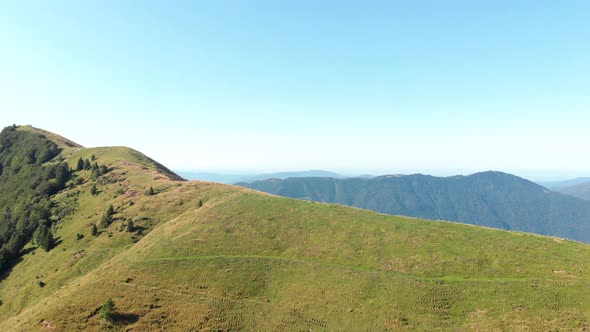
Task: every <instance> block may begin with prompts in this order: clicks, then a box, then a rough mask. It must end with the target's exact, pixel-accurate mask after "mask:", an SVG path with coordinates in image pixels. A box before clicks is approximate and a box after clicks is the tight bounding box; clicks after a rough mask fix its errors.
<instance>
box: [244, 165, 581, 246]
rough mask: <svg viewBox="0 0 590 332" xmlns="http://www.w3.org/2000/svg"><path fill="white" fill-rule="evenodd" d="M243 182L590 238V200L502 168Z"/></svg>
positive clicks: (393, 210) (290, 193)
mask: <svg viewBox="0 0 590 332" xmlns="http://www.w3.org/2000/svg"><path fill="white" fill-rule="evenodd" d="M239 185H242V186H245V187H248V188H252V189H256V190H261V191H264V192H267V193H271V194H276V195H280V196H285V197H292V198H299V199H306V200H312V201H319V202H329V203H338V204H344V205H349V206H356V207H360V208H365V209H369V210H373V211H377V212H381V213H387V214H394V215H409V216H413V217H418V218H425V219H434V220H451V221H458V222H463V223H468V224H474V225H481V226H487V227H494V228H500V229H507V230H519V231H525V232H532V233H537V234H543V235H553V236H559V237H564V238H570V239H575V240H579V241H584V242H590V203H589V202H586V201H583V200H580V199H577V198H573V197H569V196H565V195H561V194H559V193H554V192H551V191H549V190H547V189H546V188H544V187H542V186H539V185H537V184H535V183H533V182H531V181H528V180H525V179H522V178H519V177H516V176H513V175H510V174H506V173H501V172H482V173H476V174H473V175H469V176H452V177H444V178H443V177H434V176H428V175H421V174H414V175H405V176H379V177H375V178H371V179H362V178H351V179H332V178H291V179H285V180H277V179H272V180H266V181H259V182H253V183H240V184H239Z"/></svg>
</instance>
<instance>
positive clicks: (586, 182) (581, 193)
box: [539, 177, 590, 201]
mask: <svg viewBox="0 0 590 332" xmlns="http://www.w3.org/2000/svg"><path fill="white" fill-rule="evenodd" d="M539 184H540V185H542V186H544V187H546V188H549V189H551V190H553V191H556V192H559V193H562V194H565V195H570V196H574V197H577V198H581V199H584V200H587V201H590V178H587V177H583V178H576V179H571V180H565V181H554V182H540V183H539Z"/></svg>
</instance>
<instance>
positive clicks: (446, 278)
mask: <svg viewBox="0 0 590 332" xmlns="http://www.w3.org/2000/svg"><path fill="white" fill-rule="evenodd" d="M214 259H250V260H254V259H259V260H270V261H278V262H287V263H297V264H308V265H319V266H322V267H328V268H336V269H344V270H349V271H355V272H360V273H383V274H387V275H390V276H394V277H397V278H403V279H412V280H424V281H446V282H454V281H456V282H534V281H539V282H541V281H548V280H553V279H549V278H525V277H481V276H478V277H465V276H460V275H447V276H440V277H424V276H417V275H412V274H404V273H401V272H395V271H387V270H383V269H374V268H367V267H362V266H350V265H344V264H337V263H326V262H317V261H307V260H303V259H295V258H287V257H281V256H261V255H195V256H178V257H159V258H150V259H143V260H136V259H133V260H128V262H130V263H153V262H173V261H197V260H214Z"/></svg>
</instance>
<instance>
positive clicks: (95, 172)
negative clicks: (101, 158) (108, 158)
mask: <svg viewBox="0 0 590 332" xmlns="http://www.w3.org/2000/svg"><path fill="white" fill-rule="evenodd" d="M95 160H96V157H95V156H94V155H92V157H91V159H88V158H86V159H82V157H80V159H78V162H77V163H76V171H77V172H80V171H84V170H86V171H90V178H91V179H96V178H97V177H99V176H101V175H103V174H106V173H108V172H109V168H108V167H107V166H106V165H98V163H97V162H96V161H95Z"/></svg>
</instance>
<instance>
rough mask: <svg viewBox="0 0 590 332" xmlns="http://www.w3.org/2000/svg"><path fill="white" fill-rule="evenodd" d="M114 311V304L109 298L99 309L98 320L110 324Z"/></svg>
mask: <svg viewBox="0 0 590 332" xmlns="http://www.w3.org/2000/svg"><path fill="white" fill-rule="evenodd" d="M114 311H115V302H114V301H113V299H111V298H109V299H108V300H107V301H106V302H105V303H104V304H103V305H102V307H100V318H102V319H104V320H106V321H109V322H111V321H112V320H113V312H114Z"/></svg>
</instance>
